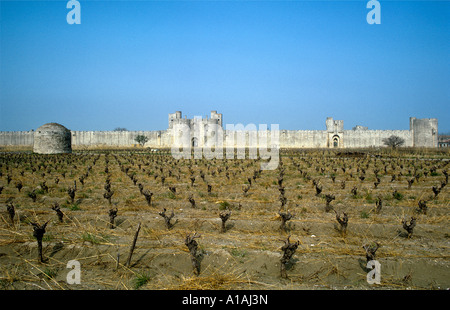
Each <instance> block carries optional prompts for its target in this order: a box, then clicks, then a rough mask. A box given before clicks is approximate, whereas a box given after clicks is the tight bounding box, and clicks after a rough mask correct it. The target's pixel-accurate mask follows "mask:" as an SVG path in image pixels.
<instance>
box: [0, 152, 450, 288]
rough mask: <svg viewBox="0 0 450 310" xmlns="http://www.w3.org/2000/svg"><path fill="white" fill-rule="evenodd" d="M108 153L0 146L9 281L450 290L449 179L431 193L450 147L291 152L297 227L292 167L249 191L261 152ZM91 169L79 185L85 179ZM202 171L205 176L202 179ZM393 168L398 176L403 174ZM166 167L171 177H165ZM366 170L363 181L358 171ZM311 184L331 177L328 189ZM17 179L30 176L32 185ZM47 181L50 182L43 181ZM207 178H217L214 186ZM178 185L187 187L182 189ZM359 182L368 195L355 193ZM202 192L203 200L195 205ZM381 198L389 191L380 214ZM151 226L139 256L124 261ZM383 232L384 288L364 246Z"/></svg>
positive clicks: (2, 274)
mask: <svg viewBox="0 0 450 310" xmlns="http://www.w3.org/2000/svg"><path fill="white" fill-rule="evenodd" d="M105 153H106V152H101V153H98V152H97V153H96V152H95V151H89V152H82V153H81V154H72V155H65V156H61V155H59V156H43V155H32V154H29V153H26V152H18V153H14V154H11V153H1V154H0V163H1V167H0V171H1V172H2V176H1V177H0V186H3V190H2V192H1V194H0V208H1V209H0V288H1V289H5V290H11V289H20V290H39V289H69V290H77V289H90V290H94V289H106V290H109V289H119V290H122V289H187V290H190V289H261V290H279V289H294V290H298V289H307V290H313V289H326V290H328V289H358V290H366V289H402V290H404V289H448V288H450V272H449V270H450V269H449V267H450V260H449V258H450V256H449V236H450V230H449V219H450V213H449V210H450V208H449V201H450V199H449V194H448V193H449V186H447V185H444V186H443V187H442V189H441V191H440V193H439V194H438V195H437V196H436V197H434V196H435V195H434V193H433V191H432V189H431V188H432V186H436V187H441V186H442V182H445V175H444V171H447V170H449V169H448V168H449V164H448V163H449V161H448V159H449V158H450V157H449V154H448V152H447V153H445V152H444V153H437V152H436V153H433V152H430V153H419V154H417V153H415V152H402V153H398V154H394V156H393V155H392V154H391V153H381V154H380V153H375V151H370V152H369V151H367V152H365V154H369V156H367V155H363V156H351V154H337V153H332V152H326V151H308V152H306V151H303V152H294V151H292V152H288V153H286V154H283V155H285V156H283V157H282V158H283V165H282V166H281V167H282V168H283V169H284V178H283V183H282V184H283V186H284V187H285V197H286V198H287V204H286V206H285V208H283V209H282V210H283V211H284V212H286V211H287V210H289V211H290V212H291V213H292V214H294V217H293V218H292V219H291V220H290V221H288V222H287V226H286V230H285V231H282V230H280V224H281V218H280V216H279V215H278V214H277V213H278V211H279V210H280V207H281V202H280V201H279V195H280V192H279V186H278V183H277V178H278V176H279V174H280V170H273V171H262V172H261V173H260V175H259V176H257V177H256V178H255V179H252V180H251V181H252V184H251V187H250V190H249V191H248V193H247V194H244V193H243V190H242V187H243V186H246V185H248V183H249V181H248V178H251V177H252V176H253V175H254V173H255V171H258V170H259V162H258V161H252V160H228V161H223V160H215V161H206V160H203V161H200V160H196V161H194V160H190V161H189V160H180V161H176V160H174V159H173V158H171V156H170V155H165V156H160V155H155V154H150V153H145V152H142V153H129V152H123V151H122V152H119V151H117V152H110V153H108V155H107V156H105ZM374 155H378V156H377V157H376V156H374ZM106 160H107V161H108V164H107V163H106ZM105 167H108V172H105ZM226 167H228V169H227V168H226ZM343 167H345V170H346V171H345V172H344V171H343V169H342V168H343ZM385 167H386V170H385ZM126 168H128V169H127V170H126ZM363 170H364V171H363ZM374 170H379V172H378V176H379V178H380V179H381V182H380V184H379V185H378V186H377V188H375V187H374V184H373V183H374V181H375V173H374ZM227 171H228V172H229V175H228V176H229V178H227V177H226V172H227ZM430 171H431V172H430ZM87 172H88V176H87V177H86V178H85V180H84V184H81V183H80V181H79V178H80V176H82V175H85V174H86V173H87ZM424 172H425V173H426V174H427V176H425V174H424ZM202 173H204V175H205V181H204V180H203V179H202V178H201V174H202ZM63 174H64V175H65V177H64V176H63ZM191 174H192V175H194V176H195V178H196V179H195V182H194V185H193V186H191V181H190V176H191ZM393 174H395V175H396V176H397V178H396V179H395V180H394V181H391V180H392V175H393ZM417 174H419V175H420V176H419V178H418V180H416V181H415V182H414V183H413V184H412V185H411V187H410V188H409V187H408V183H407V181H408V180H410V179H411V178H414V176H415V175H417ZM8 175H9V176H10V177H11V181H10V183H9V184H8V183H7V176H8ZM107 175H109V178H110V180H111V182H110V183H111V189H112V190H113V191H114V194H113V196H112V200H111V205H110V204H109V203H108V201H107V200H106V199H105V198H104V197H103V194H104V192H105V189H104V184H105V180H106V178H107ZM161 175H164V176H165V180H164V185H163V184H162V180H161ZM362 175H364V176H365V178H364V180H361V179H360V178H359V177H360V176H362ZM132 176H134V178H135V179H136V180H137V181H136V184H134V182H133V180H132ZM332 176H333V177H335V180H334V182H333V180H332V178H331V177H332ZM56 178H58V179H59V182H58V183H56ZM313 180H316V181H318V182H319V184H320V186H321V187H322V192H321V193H320V194H319V195H316V190H315V187H314V185H313V184H312V181H313ZM18 181H20V182H22V184H23V187H22V188H21V190H20V192H19V190H18V188H17V187H16V184H17V182H18ZM43 181H45V182H46V185H47V186H48V192H47V191H45V190H43V189H42V187H41V183H42V182H43ZM74 181H77V191H76V195H75V200H74V203H71V202H70V199H69V196H68V194H67V188H68V187H69V186H72V185H73V182H74ZM342 181H345V188H342V183H341V182H342ZM139 183H140V184H142V185H143V187H144V189H148V190H150V191H152V192H153V197H152V205H151V206H148V205H147V202H146V200H145V198H144V196H143V195H141V194H140V190H139V187H138V184H139ZM207 184H210V185H212V190H211V193H208V192H207ZM169 186H175V187H176V193H175V194H172V193H171V192H170V191H169V189H168V188H169ZM355 186H356V187H357V189H358V194H357V195H353V194H352V193H351V189H352V188H353V187H355ZM33 189H36V190H37V198H36V201H33V200H32V198H30V197H29V195H28V193H29V192H31V191H32V190H33ZM394 190H397V191H398V192H399V193H401V197H400V198H399V197H397V198H399V199H396V198H393V194H392V192H393V191H394ZM325 194H333V195H335V200H333V201H332V202H331V206H332V207H333V208H334V210H336V211H337V212H338V213H339V214H342V212H346V213H347V214H348V218H349V221H348V228H347V232H346V233H342V232H340V231H339V224H338V222H337V220H336V214H335V213H334V212H333V211H331V212H326V211H325V199H324V195H325ZM190 195H192V197H193V198H194V199H195V201H196V206H195V207H192V206H191V204H190V203H189V201H188V198H189V196H190ZM376 197H381V198H382V199H383V208H382V210H381V212H380V213H378V214H377V213H376V212H375V200H376ZM419 200H426V201H427V206H428V210H427V213H426V214H419V213H417V212H416V209H417V208H418V201H419ZM10 203H12V204H13V205H14V207H15V217H14V220H13V223H12V222H11V220H10V217H9V214H8V212H7V210H6V206H7V205H8V204H10ZM54 203H58V204H59V205H60V207H61V211H62V212H63V213H64V221H63V222H59V220H58V217H57V216H56V213H55V211H54V210H52V209H51V207H52V206H53V205H54ZM115 207H117V209H118V213H117V217H116V218H115V228H114V229H111V228H109V217H108V210H109V209H111V208H115ZM164 208H166V209H167V213H169V214H170V212H171V211H172V210H173V212H174V217H173V218H172V220H171V223H172V224H173V226H172V227H171V228H170V229H168V228H167V227H166V225H165V222H164V220H163V218H162V217H161V216H160V215H159V212H161V211H162V210H163V209H164ZM224 210H228V211H231V216H230V218H229V220H228V221H227V222H226V231H225V232H222V231H221V220H220V218H219V213H220V212H221V211H224ZM411 216H414V217H416V219H417V225H416V227H415V228H414V230H413V234H412V236H411V237H410V238H408V236H407V233H406V230H405V229H403V227H402V219H410V218H411ZM47 221H48V225H47V227H46V232H45V234H44V238H43V256H44V262H40V261H39V260H38V250H37V242H36V239H35V238H34V237H33V227H32V226H31V225H30V223H31V222H37V223H41V224H43V223H45V222H47ZM139 223H141V229H140V231H139V235H138V239H137V242H136V248H135V250H134V252H133V255H132V259H131V264H130V266H125V265H126V264H125V263H126V261H127V258H128V255H129V250H130V246H131V244H132V241H133V237H134V234H135V231H136V228H137V226H138V224H139ZM194 232H197V233H198V234H200V237H199V238H197V239H195V240H196V241H197V242H198V251H197V254H198V257H197V258H198V260H199V262H200V266H201V267H200V274H199V275H195V274H194V273H193V266H192V263H191V256H190V253H189V250H188V248H187V246H186V245H185V238H186V235H187V234H190V233H191V234H192V233H194ZM288 236H290V241H291V242H295V241H299V246H298V248H297V250H296V252H295V253H294V255H293V256H292V258H291V260H290V261H289V262H288V264H287V265H286V269H287V276H288V277H287V278H282V277H281V274H280V265H281V261H280V259H281V257H282V255H283V252H282V250H281V247H282V246H283V244H284V242H285V240H286V239H287V237H288ZM372 242H378V243H379V244H380V247H379V249H378V250H377V252H376V260H377V261H378V262H379V263H380V266H381V269H380V275H381V281H380V284H369V283H368V282H367V274H368V272H369V270H368V269H367V267H366V264H367V260H366V255H365V250H364V249H363V247H362V246H363V245H364V244H366V243H372ZM71 260H77V261H78V262H79V263H80V275H81V278H80V284H69V283H68V282H67V276H68V274H69V272H70V271H71V270H72V269H69V268H67V263H68V262H69V261H71Z"/></svg>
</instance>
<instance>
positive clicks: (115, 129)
mask: <svg viewBox="0 0 450 310" xmlns="http://www.w3.org/2000/svg"><path fill="white" fill-rule="evenodd" d="M114 131H128V129H126V128H123V127H116V128H114Z"/></svg>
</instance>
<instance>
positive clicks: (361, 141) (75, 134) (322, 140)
mask: <svg viewBox="0 0 450 310" xmlns="http://www.w3.org/2000/svg"><path fill="white" fill-rule="evenodd" d="M194 124H197V126H199V127H198V128H200V129H199V131H198V132H197V135H195V136H191V138H190V139H191V146H194V147H196V146H204V145H211V144H215V145H217V142H218V139H223V141H225V143H224V146H226V145H227V144H226V141H230V139H231V141H234V146H235V147H244V146H246V145H249V139H250V137H251V136H252V133H251V132H250V133H249V132H247V134H246V141H241V142H239V141H238V138H237V134H236V133H237V132H236V131H233V130H231V131H230V130H223V132H222V134H220V133H218V130H217V128H220V129H223V119H222V114H219V113H217V112H216V111H211V116H210V117H209V118H208V117H206V118H194V119H188V118H186V117H184V118H183V117H182V113H181V111H177V112H175V113H172V114H169V118H168V128H167V129H166V130H159V131H71V136H72V146H73V147H75V148H76V147H130V146H135V145H137V142H136V140H135V138H136V137H137V136H138V135H144V136H146V137H147V138H148V142H147V143H145V147H151V148H170V147H171V146H172V145H173V143H174V141H175V140H176V138H177V137H178V136H179V135H181V134H182V129H185V128H189V129H191V130H192V129H193V126H194ZM325 125H326V129H325V130H282V129H280V135H279V146H280V148H365V147H383V146H385V145H384V143H383V139H384V138H388V137H390V136H392V135H395V136H398V137H400V138H403V139H404V140H405V144H404V145H403V146H405V147H438V121H437V119H435V118H425V119H417V118H415V117H411V118H410V121H409V125H410V126H409V127H410V128H409V130H369V129H368V128H367V127H364V126H356V127H354V128H353V129H351V130H345V129H344V121H342V120H334V119H333V118H332V117H328V118H327V119H326V122H325ZM247 128H248V127H246V129H247ZM193 132H194V130H192V134H193ZM34 135H35V131H33V130H32V131H14V132H0V146H33V143H34ZM267 135H268V138H269V139H268V145H269V146H270V144H271V141H270V132H267ZM241 144H244V145H241Z"/></svg>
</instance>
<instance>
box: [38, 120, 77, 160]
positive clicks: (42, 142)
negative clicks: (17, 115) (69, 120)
mask: <svg viewBox="0 0 450 310" xmlns="http://www.w3.org/2000/svg"><path fill="white" fill-rule="evenodd" d="M33 152H35V153H38V154H61V153H72V134H71V132H70V130H69V129H67V128H66V127H64V126H63V125H60V124H57V123H48V124H45V125H42V126H41V127H39V128H38V129H36V131H35V132H34V144H33Z"/></svg>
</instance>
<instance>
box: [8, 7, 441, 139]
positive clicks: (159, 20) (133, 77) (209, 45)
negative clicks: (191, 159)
mask: <svg viewBox="0 0 450 310" xmlns="http://www.w3.org/2000/svg"><path fill="white" fill-rule="evenodd" d="M66 3H67V1H32V2H31V1H25V2H24V1H1V2H0V36H1V37H0V130H2V131H14V130H30V129H36V128H37V127H39V126H40V125H42V124H44V123H47V122H58V123H61V124H63V125H65V126H66V127H67V128H69V129H72V130H113V129H114V128H115V127H125V128H128V129H129V130H163V129H166V128H167V118H168V113H173V112H175V111H177V110H181V111H183V115H187V116H188V117H193V116H195V115H202V116H206V115H209V113H210V111H211V110H217V111H218V112H219V113H223V118H224V123H228V124H237V123H243V124H249V123H254V124H279V125H280V128H281V129H289V130H296V129H298V130H304V129H312V130H324V129H325V119H326V117H328V116H331V117H333V118H335V119H342V120H344V128H345V129H351V128H352V127H354V126H355V125H363V126H368V127H369V129H409V117H410V116H415V117H417V118H438V120H439V131H440V132H450V113H449V105H450V57H449V55H450V2H449V1H383V0H381V1H380V3H381V24H380V25H369V24H368V23H367V22H366V15H367V13H368V12H369V11H370V10H369V9H367V8H366V3H367V1H295V0H294V1H189V0H187V1H83V0H80V3H81V24H80V25H69V24H68V23H67V22H66V15H67V13H68V12H69V9H67V8H66Z"/></svg>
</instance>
